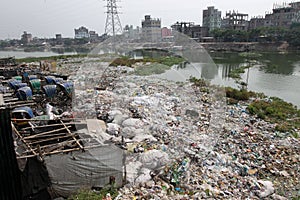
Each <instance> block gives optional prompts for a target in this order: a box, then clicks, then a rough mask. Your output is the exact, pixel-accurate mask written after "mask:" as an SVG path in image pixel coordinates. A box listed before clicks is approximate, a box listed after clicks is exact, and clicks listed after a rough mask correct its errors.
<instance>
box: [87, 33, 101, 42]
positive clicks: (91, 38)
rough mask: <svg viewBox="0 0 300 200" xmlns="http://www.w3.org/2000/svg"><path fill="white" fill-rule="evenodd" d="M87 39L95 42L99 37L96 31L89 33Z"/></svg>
mask: <svg viewBox="0 0 300 200" xmlns="http://www.w3.org/2000/svg"><path fill="white" fill-rule="evenodd" d="M89 38H90V41H91V42H96V41H97V40H98V39H99V35H98V33H96V31H89Z"/></svg>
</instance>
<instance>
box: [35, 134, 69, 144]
mask: <svg viewBox="0 0 300 200" xmlns="http://www.w3.org/2000/svg"><path fill="white" fill-rule="evenodd" d="M72 136H74V135H66V136H62V137H53V138H48V139H44V140H38V141H34V142H30V143H29V144H30V145H32V144H38V143H41V142H49V141H51V140H57V139H63V138H68V137H72Z"/></svg>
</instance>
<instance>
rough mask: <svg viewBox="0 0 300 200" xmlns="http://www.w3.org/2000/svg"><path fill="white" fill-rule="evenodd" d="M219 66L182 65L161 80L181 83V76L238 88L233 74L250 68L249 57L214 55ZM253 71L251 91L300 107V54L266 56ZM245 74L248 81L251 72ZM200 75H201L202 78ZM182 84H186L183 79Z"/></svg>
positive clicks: (252, 68)
mask: <svg viewBox="0 0 300 200" xmlns="http://www.w3.org/2000/svg"><path fill="white" fill-rule="evenodd" d="M212 57H213V59H214V60H215V61H216V64H206V63H192V64H190V63H182V64H180V65H179V66H177V67H175V68H172V69H171V70H169V71H167V72H166V73H164V74H162V75H161V77H163V78H167V79H170V80H176V81H179V79H180V77H189V76H195V77H197V78H205V79H207V80H210V81H211V83H212V84H216V85H223V86H230V87H236V88H237V87H238V85H237V84H236V83H235V80H234V79H231V78H229V74H230V72H232V70H235V69H237V68H240V67H241V66H247V65H249V62H247V60H246V59H245V58H242V57H241V56H239V55H238V54H237V53H225V54H224V53H222V54H213V56H212ZM250 65H254V66H253V67H251V68H250V69H249V82H248V84H249V85H248V88H249V90H253V91H256V92H263V93H265V94H266V95H268V96H276V97H279V98H282V99H284V100H286V101H288V102H291V103H293V104H295V105H297V106H298V107H300V87H298V86H299V85H300V56H299V55H297V54H288V55H282V54H275V53H272V54H263V55H262V57H260V58H258V59H257V62H256V63H250ZM245 71H246V72H245V73H244V74H241V78H242V80H241V81H243V82H247V72H248V70H245ZM198 75H199V76H198ZM181 81H184V79H182V80H181Z"/></svg>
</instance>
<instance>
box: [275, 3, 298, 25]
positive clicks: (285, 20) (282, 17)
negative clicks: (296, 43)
mask: <svg viewBox="0 0 300 200" xmlns="http://www.w3.org/2000/svg"><path fill="white" fill-rule="evenodd" d="M293 17H294V9H293V8H292V7H290V6H287V7H276V8H274V9H273V14H272V25H273V26H275V27H282V28H289V27H290V26H291V25H292V20H293Z"/></svg>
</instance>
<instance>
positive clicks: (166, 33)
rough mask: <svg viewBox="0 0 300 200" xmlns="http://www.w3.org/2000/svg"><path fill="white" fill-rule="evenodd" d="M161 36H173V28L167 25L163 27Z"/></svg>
mask: <svg viewBox="0 0 300 200" xmlns="http://www.w3.org/2000/svg"><path fill="white" fill-rule="evenodd" d="M161 36H162V38H166V37H171V36H172V30H171V29H169V28H167V27H163V28H162V29H161Z"/></svg>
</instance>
